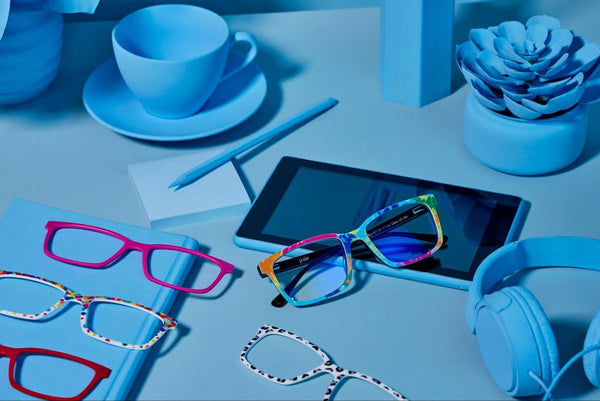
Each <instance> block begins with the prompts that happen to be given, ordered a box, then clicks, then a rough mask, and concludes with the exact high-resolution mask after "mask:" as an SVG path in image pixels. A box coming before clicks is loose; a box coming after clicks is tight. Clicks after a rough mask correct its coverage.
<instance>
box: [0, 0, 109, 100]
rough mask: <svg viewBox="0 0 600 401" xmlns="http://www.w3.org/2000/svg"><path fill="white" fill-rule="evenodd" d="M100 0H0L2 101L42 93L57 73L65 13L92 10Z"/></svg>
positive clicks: (88, 11)
mask: <svg viewBox="0 0 600 401" xmlns="http://www.w3.org/2000/svg"><path fill="white" fill-rule="evenodd" d="M99 1H100V0H0V105H7V104H18V103H23V102H26V101H29V100H32V99H34V98H36V97H37V96H39V95H40V94H42V93H43V92H44V91H45V90H46V89H47V88H48V86H49V85H50V84H51V83H52V81H53V80H54V78H55V77H56V74H57V73H58V66H59V64H60V59H61V49H62V39H63V34H62V31H63V20H62V15H61V14H62V13H77V12H85V13H93V12H94V11H95V10H96V7H97V5H98V2H99Z"/></svg>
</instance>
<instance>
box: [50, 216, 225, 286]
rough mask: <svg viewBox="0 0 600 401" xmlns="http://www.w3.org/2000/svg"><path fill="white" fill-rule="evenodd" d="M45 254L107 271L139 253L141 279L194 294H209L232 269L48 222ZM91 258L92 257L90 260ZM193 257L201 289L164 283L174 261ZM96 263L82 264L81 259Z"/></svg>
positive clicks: (179, 250) (182, 252)
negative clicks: (122, 260) (141, 267)
mask: <svg viewBox="0 0 600 401" xmlns="http://www.w3.org/2000/svg"><path fill="white" fill-rule="evenodd" d="M46 230H48V232H47V234H46V239H45V240H44V253H45V254H46V255H47V256H49V257H51V258H52V259H56V260H58V261H61V262H64V263H69V264H72V265H76V266H81V267H91V268H102V267H108V266H109V265H111V264H112V263H114V262H115V261H117V260H118V259H119V258H121V257H123V256H124V255H125V254H126V253H128V252H130V251H139V252H141V253H142V266H143V269H144V275H145V276H146V278H147V279H148V280H150V281H152V282H153V283H156V284H159V285H162V286H165V287H168V288H172V289H175V290H179V291H185V292H189V293H193V294H204V293H207V292H209V291H210V290H212V289H213V288H214V287H215V286H216V285H217V284H218V283H219V281H221V279H222V278H223V277H224V276H225V274H231V272H232V271H233V269H234V266H233V265H232V264H231V263H227V262H225V261H224V260H221V259H217V258H215V257H213V256H210V255H206V254H204V253H202V252H198V251H194V250H192V249H188V248H183V247H180V246H173V245H166V244H144V243H141V242H136V241H132V240H130V239H129V238H127V237H125V236H123V235H121V234H119V233H116V232H114V231H110V230H107V229H105V228H101V227H95V226H90V225H87V224H79V223H66V222H60V221H49V222H48V223H47V224H46ZM90 255H93V256H90ZM183 257H192V258H193V260H194V266H195V267H198V266H200V267H198V270H197V271H196V274H195V275H196V282H199V283H200V284H201V288H186V287H181V286H178V285H175V284H172V283H169V282H167V280H168V274H167V273H168V272H169V270H168V269H169V268H170V266H171V264H172V261H173V260H176V259H177V258H183ZM86 258H87V259H89V258H91V259H96V260H84V259H86Z"/></svg>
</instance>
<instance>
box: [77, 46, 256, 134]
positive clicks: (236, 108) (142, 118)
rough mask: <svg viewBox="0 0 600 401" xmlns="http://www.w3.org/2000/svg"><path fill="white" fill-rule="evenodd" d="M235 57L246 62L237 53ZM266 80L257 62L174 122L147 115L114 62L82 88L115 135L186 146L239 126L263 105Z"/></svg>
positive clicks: (88, 106)
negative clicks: (194, 111) (187, 115)
mask: <svg viewBox="0 0 600 401" xmlns="http://www.w3.org/2000/svg"><path fill="white" fill-rule="evenodd" d="M230 57H241V56H239V55H237V53H234V52H232V53H231V54H230ZM266 93H267V80H266V78H265V75H264V74H263V72H262V71H261V70H260V68H258V66H257V65H256V64H255V63H251V64H250V65H248V66H247V67H246V68H244V69H243V70H242V71H240V72H238V73H237V74H235V75H234V76H232V77H231V78H229V79H227V80H225V81H223V82H222V83H221V84H220V85H219V86H218V87H217V89H216V90H215V92H214V93H213V94H212V96H211V97H210V99H209V100H208V102H207V103H206V104H205V105H204V107H203V108H202V109H201V110H200V111H199V112H198V113H196V114H194V115H193V116H190V117H186V118H181V119H176V120H169V119H163V118H159V117H156V116H154V115H152V114H150V113H148V112H147V111H146V110H145V109H144V107H143V106H142V104H141V103H140V101H139V100H138V99H137V98H136V97H135V96H133V93H131V91H130V90H129V88H128V87H127V85H126V84H125V81H123V78H121V74H120V72H119V69H118V67H117V63H116V61H115V59H114V58H113V59H110V60H108V61H107V62H105V63H104V64H102V65H101V66H100V67H98V68H97V69H96V70H95V71H94V72H93V73H92V74H91V75H90V77H89V78H88V80H87V82H86V83H85V86H84V88H83V103H84V104H85V107H86V109H87V111H88V112H89V113H90V115H91V116H92V117H94V118H95V119H96V120H98V121H99V122H100V123H101V124H104V125H105V126H107V127H108V128H110V129H111V130H113V131H115V132H118V133H119V134H123V135H126V136H130V137H133V138H138V139H145V140H148V141H187V140H190V139H198V138H204V137H206V136H210V135H214V134H217V133H219V132H222V131H225V130H227V129H229V128H231V127H234V126H236V125H238V124H240V123H241V122H243V121H244V120H246V119H247V118H248V117H250V116H251V115H252V114H254V112H255V111H256V110H257V109H258V108H259V107H260V105H261V104H262V102H263V100H264V98H265V95H266Z"/></svg>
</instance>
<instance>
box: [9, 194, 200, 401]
mask: <svg viewBox="0 0 600 401" xmlns="http://www.w3.org/2000/svg"><path fill="white" fill-rule="evenodd" d="M50 220H57V221H67V222H78V223H84V224H89V225H94V226H98V227H103V228H106V229H109V230H112V231H116V232H118V233H120V234H122V235H124V236H126V237H128V238H130V239H132V240H134V241H138V242H143V243H155V244H171V245H177V246H183V247H186V248H190V249H198V247H199V245H198V243H197V241H196V240H194V239H193V238H190V237H186V236H182V235H176V234H171V233H166V232H160V231H154V230H149V229H146V228H140V227H135V226H130V225H125V224H120V223H115V222H111V221H107V220H102V219H98V218H94V217H89V216H84V215H81V214H77V213H72V212H68V211H64V210H60V209H55V208H52V207H47V206H43V205H40V204H36V203H32V202H28V201H24V200H21V199H16V200H14V201H13V203H12V205H11V206H10V208H9V209H8V211H7V212H6V213H5V215H4V216H3V218H2V220H0V270H9V271H17V272H22V273H28V274H32V275H36V276H41V277H44V278H47V279H50V280H53V281H56V282H58V283H60V284H63V285H65V286H67V287H69V288H70V289H72V290H73V291H75V292H78V293H80V294H83V295H94V296H97V295H101V296H110V297H117V298H123V299H126V300H129V301H134V302H137V303H140V304H142V305H145V306H149V307H151V308H153V309H155V310H157V311H160V312H164V313H167V314H169V310H170V308H171V306H172V304H173V302H174V301H175V297H176V295H177V291H174V290H170V289H168V288H166V287H162V286H159V285H157V284H154V283H152V282H151V281H149V280H147V279H146V278H145V276H144V273H143V269H142V258H141V253H140V252H130V253H129V254H127V255H126V256H125V257H123V258H122V259H120V260H119V261H118V262H117V263H115V264H114V265H112V266H111V267H109V268H103V269H90V268H83V267H78V266H74V265H69V264H66V263H62V262H59V261H56V260H54V259H51V258H49V257H48V256H46V255H45V254H44V252H43V243H44V238H45V236H46V229H45V225H46V222H47V221H50ZM98 245H99V246H98V249H103V246H104V245H106V244H98ZM91 256H95V255H91ZM167 262H169V263H168V266H170V270H169V271H168V272H167V273H168V275H169V276H170V280H171V282H173V283H175V284H182V283H183V281H184V280H185V278H186V276H187V273H188V270H189V269H190V267H191V264H192V260H191V258H189V257H183V258H181V257H178V258H173V259H172V260H167ZM6 280H7V281H8V280H12V279H6ZM1 281H3V280H0V282H1ZM14 282H16V283H17V285H19V284H18V282H17V281H16V280H14ZM9 284H10V283H9ZM4 285H6V283H4ZM11 285H12V284H11ZM33 285H38V284H33ZM29 288H30V287H24V289H23V290H21V289H19V291H25V290H28V289H29ZM31 288H32V287H31ZM0 291H1V288H0ZM39 296H40V297H42V296H43V294H41V292H40V293H39ZM34 298H36V297H32V300H31V303H32V305H28V307H32V308H36V307H38V306H37V305H33V303H34V302H35V300H34ZM1 299H2V297H1V296H0V300H1ZM38 301H39V300H38ZM26 302H29V301H26ZM48 306H51V305H48ZM0 309H8V308H3V307H2V305H0ZM61 309H62V310H61V311H60V312H58V313H57V314H56V315H53V317H52V318H50V319H46V320H39V321H25V320H20V319H15V318H11V317H8V316H3V315H0V344H2V345H4V346H7V347H15V348H25V347H37V348H46V349H51V350H55V351H60V352H66V353H69V354H73V355H76V356H79V357H82V358H85V359H89V360H91V361H94V362H96V363H99V364H101V365H104V366H106V367H108V368H110V369H111V370H112V372H111V374H110V376H109V378H108V379H104V380H102V381H101V382H100V383H99V385H98V386H97V387H96V388H95V389H94V390H93V391H92V392H91V393H89V394H88V395H87V399H93V400H100V399H109V400H113V399H124V398H126V397H127V394H128V392H129V389H130V388H131V385H132V384H133V381H134V380H135V378H136V376H137V373H138V371H139V369H140V367H141V366H142V363H143V362H144V360H145V358H146V357H147V356H148V355H149V353H151V352H152V348H151V349H149V350H145V351H135V350H127V349H123V348H119V347H115V346H113V345H110V344H104V343H102V342H100V341H97V340H95V339H93V338H91V337H89V336H87V335H85V334H84V333H83V332H82V331H81V327H80V322H79V314H80V311H81V306H80V305H78V304H75V303H70V304H69V305H67V306H65V307H63V308H61ZM128 309H130V308H123V307H120V306H117V307H116V309H113V310H110V315H108V314H106V313H105V312H104V311H100V310H98V311H96V312H94V313H96V314H98V315H99V316H100V315H101V314H102V313H105V315H103V316H104V319H106V317H107V316H110V317H109V319H108V326H113V328H114V327H117V326H118V327H119V328H121V327H125V328H126V330H127V332H128V334H127V335H128V336H129V338H128V339H127V341H138V343H140V342H143V340H144V337H147V336H148V335H149V333H150V332H151V331H152V329H154V328H155V327H154V326H155V325H156V322H155V320H154V318H152V317H151V316H150V315H146V314H144V313H143V312H141V316H140V315H138V316H136V317H135V318H132V317H130V316H129V314H130V313H131V310H128ZM101 324H104V325H106V324H107V323H98V325H101ZM125 325H127V326H125ZM176 330H177V328H175V329H174V330H170V331H169V332H168V333H167V334H166V335H165V336H164V337H163V338H162V339H161V340H159V342H158V343H156V344H155V345H154V347H161V346H162V345H163V343H164V342H165V341H167V342H168V341H169V337H173V336H175V335H176V333H174V332H173V331H176ZM154 347H153V348H154ZM153 354H156V352H153ZM8 368H9V366H8V358H2V357H0V399H11V400H15V399H19V400H21V399H32V398H31V397H30V396H28V395H25V394H23V393H21V392H18V391H17V390H15V389H13V388H12V387H11V386H10V384H9V381H8ZM33 369H35V366H34V368H33ZM69 369H71V367H70V365H69V366H65V367H64V370H62V371H53V372H40V373H39V375H38V374H36V375H35V380H34V381H35V383H32V385H33V386H35V387H36V389H39V390H52V387H53V386H55V383H58V382H60V380H58V379H59V378H60V377H64V375H66V376H67V377H69V375H71V376H72V377H73V378H74V377H75V376H76V375H77V374H78V373H76V372H71V371H69ZM46 373H47V374H46ZM23 374H24V373H23ZM27 380H30V379H27ZM40 392H44V391H40ZM55 394H56V395H61V393H60V392H59V393H55Z"/></svg>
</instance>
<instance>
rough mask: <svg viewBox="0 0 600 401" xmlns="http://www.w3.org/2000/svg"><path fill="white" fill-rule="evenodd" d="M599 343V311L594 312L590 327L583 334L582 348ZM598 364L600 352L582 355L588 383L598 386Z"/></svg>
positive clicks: (599, 384) (599, 362) (599, 382)
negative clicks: (584, 334)
mask: <svg viewBox="0 0 600 401" xmlns="http://www.w3.org/2000/svg"><path fill="white" fill-rule="evenodd" d="M596 344H600V311H598V313H596V316H594V319H592V323H591V324H590V328H589V329H588V331H587V334H586V336H585V341H584V343H583V348H587V347H590V346H592V345H596ZM599 364H600V352H598V351H592V352H590V353H587V354H585V355H584V356H583V369H584V370H585V375H586V376H587V378H588V380H589V381H590V383H592V384H593V385H594V386H596V387H600V372H599V369H598V367H599V366H598V365H599Z"/></svg>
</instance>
